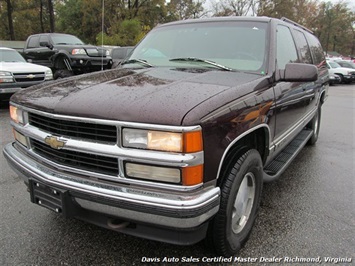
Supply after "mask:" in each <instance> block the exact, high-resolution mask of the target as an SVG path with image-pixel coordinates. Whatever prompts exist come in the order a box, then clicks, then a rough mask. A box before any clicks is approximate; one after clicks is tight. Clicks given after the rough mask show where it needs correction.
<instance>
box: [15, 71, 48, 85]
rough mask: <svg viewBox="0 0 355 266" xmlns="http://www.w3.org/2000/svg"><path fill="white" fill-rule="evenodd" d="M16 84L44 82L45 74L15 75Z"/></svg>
mask: <svg viewBox="0 0 355 266" xmlns="http://www.w3.org/2000/svg"><path fill="white" fill-rule="evenodd" d="M13 76H14V79H15V81H16V82H18V83H20V82H28V81H44V79H45V77H46V76H45V73H44V72H34V73H33V72H29V73H13Z"/></svg>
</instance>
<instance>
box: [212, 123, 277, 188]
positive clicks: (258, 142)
mask: <svg viewBox="0 0 355 266" xmlns="http://www.w3.org/2000/svg"><path fill="white" fill-rule="evenodd" d="M270 134H271V132H270V128H269V126H268V125H267V124H261V125H258V126H256V127H253V128H251V129H249V130H247V131H246V132H244V133H243V134H241V135H239V136H238V137H237V138H235V139H234V140H233V141H232V142H231V143H230V144H229V145H228V147H227V148H226V149H225V151H224V153H223V156H222V159H221V161H220V163H219V167H218V172H217V182H218V183H220V182H221V179H222V178H221V177H222V176H223V175H224V173H225V172H226V171H228V169H229V168H230V166H231V165H232V164H233V162H235V161H236V160H238V158H239V157H240V156H241V155H243V154H244V153H245V152H246V151H247V150H249V149H255V150H257V151H258V152H259V154H260V157H261V160H262V162H263V164H264V163H265V161H266V159H267V156H268V154H269V147H270V140H271V135H270Z"/></svg>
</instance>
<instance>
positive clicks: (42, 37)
mask: <svg viewBox="0 0 355 266" xmlns="http://www.w3.org/2000/svg"><path fill="white" fill-rule="evenodd" d="M41 42H46V43H49V38H48V36H47V35H41V37H40V38H39V43H41Z"/></svg>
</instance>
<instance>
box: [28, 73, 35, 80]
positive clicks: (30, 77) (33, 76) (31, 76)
mask: <svg viewBox="0 0 355 266" xmlns="http://www.w3.org/2000/svg"><path fill="white" fill-rule="evenodd" d="M35 77H36V75H33V74H29V75H27V76H26V78H29V79H33V78H35Z"/></svg>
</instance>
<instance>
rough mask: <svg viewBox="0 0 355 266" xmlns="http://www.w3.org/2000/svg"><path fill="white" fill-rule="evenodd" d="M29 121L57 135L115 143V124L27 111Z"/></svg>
mask: <svg viewBox="0 0 355 266" xmlns="http://www.w3.org/2000/svg"><path fill="white" fill-rule="evenodd" d="M29 123H30V124H31V125H32V126H35V127H37V128H40V129H42V130H43V131H46V132H48V133H50V134H54V135H58V136H63V137H72V138H77V139H80V140H89V141H94V142H106V143H107V142H108V143H111V144H115V143H117V128H116V126H111V125H102V124H93V123H84V122H77V121H69V120H63V119H55V118H50V117H47V116H42V115H38V114H34V113H29Z"/></svg>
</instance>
